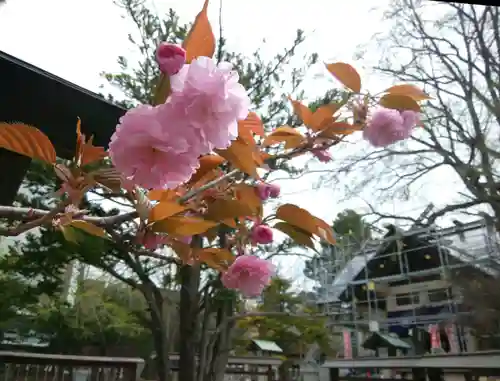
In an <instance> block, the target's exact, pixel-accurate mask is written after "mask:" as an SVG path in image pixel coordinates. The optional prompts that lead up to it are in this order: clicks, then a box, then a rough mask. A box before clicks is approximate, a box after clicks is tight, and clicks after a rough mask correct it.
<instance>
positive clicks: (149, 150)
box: [109, 104, 199, 189]
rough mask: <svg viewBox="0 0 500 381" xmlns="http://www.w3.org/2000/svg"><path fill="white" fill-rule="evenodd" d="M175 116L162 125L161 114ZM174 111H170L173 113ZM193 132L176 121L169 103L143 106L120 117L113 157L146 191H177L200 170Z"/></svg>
mask: <svg viewBox="0 0 500 381" xmlns="http://www.w3.org/2000/svg"><path fill="white" fill-rule="evenodd" d="M160 110H163V116H165V115H173V116H172V117H171V118H167V120H162V121H161V122H160V120H159V118H158V115H159V112H160ZM169 110H170V111H169ZM189 133H190V130H189V129H188V128H186V127H185V125H184V124H182V121H181V120H179V119H176V115H175V110H174V109H173V108H172V107H171V105H169V104H164V105H160V106H158V107H152V106H148V105H140V106H138V107H135V108H133V109H131V110H129V111H127V113H126V114H125V115H124V116H122V117H121V118H120V124H119V125H118V126H117V128H116V131H115V133H114V134H113V136H112V137H111V142H110V144H109V156H110V158H111V161H112V162H113V165H114V166H115V168H116V169H117V170H118V171H119V172H121V174H122V175H123V176H124V177H125V178H127V179H129V180H131V181H133V182H134V183H135V184H137V185H140V186H142V187H144V188H156V189H160V188H175V187H177V186H178V185H180V184H182V183H183V182H185V181H186V180H188V179H189V178H190V177H191V175H192V174H193V173H194V171H195V170H196V168H197V167H198V155H199V154H198V152H196V151H193V148H192V145H191V140H192V139H193V136H194V135H189Z"/></svg>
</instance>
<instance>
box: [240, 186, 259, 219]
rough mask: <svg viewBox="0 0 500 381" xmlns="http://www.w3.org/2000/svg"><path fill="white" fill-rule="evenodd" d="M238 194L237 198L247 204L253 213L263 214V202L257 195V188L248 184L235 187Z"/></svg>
mask: <svg viewBox="0 0 500 381" xmlns="http://www.w3.org/2000/svg"><path fill="white" fill-rule="evenodd" d="M234 190H235V192H236V198H237V199H238V200H239V201H240V202H243V203H245V204H247V205H248V206H249V207H250V208H251V209H252V211H253V212H256V213H257V214H261V212H262V200H261V199H260V197H259V196H258V195H257V191H256V189H255V187H253V186H251V185H247V184H237V185H235V186H234Z"/></svg>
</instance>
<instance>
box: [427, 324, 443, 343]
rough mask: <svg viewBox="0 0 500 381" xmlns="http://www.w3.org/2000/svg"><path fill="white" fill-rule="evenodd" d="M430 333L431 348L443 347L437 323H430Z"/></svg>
mask: <svg viewBox="0 0 500 381" xmlns="http://www.w3.org/2000/svg"><path fill="white" fill-rule="evenodd" d="M429 334H430V335H431V348H441V339H440V338H439V327H438V325H437V324H431V325H429Z"/></svg>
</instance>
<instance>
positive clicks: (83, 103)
mask: <svg viewBox="0 0 500 381" xmlns="http://www.w3.org/2000/svg"><path fill="white" fill-rule="evenodd" d="M0 77H1V82H0V83H1V86H2V91H1V92H0V122H23V123H26V124H30V125H33V126H35V127H37V128H39V129H40V130H42V131H43V132H44V133H45V134H46V135H47V136H48V137H49V138H50V140H51V141H52V143H53V144H54V146H55V148H56V152H57V155H58V156H59V157H62V158H70V157H72V156H73V154H74V149H75V140H76V134H75V129H76V121H77V118H78V117H79V118H80V119H81V120H82V130H83V132H84V133H85V134H86V135H87V136H90V135H94V144H95V145H98V146H103V147H106V148H107V145H108V142H109V139H110V137H111V135H112V134H113V131H114V129H115V127H116V124H117V122H118V119H119V118H120V117H121V116H122V115H123V114H124V113H125V111H126V110H125V109H123V108H121V107H119V106H116V105H114V104H112V103H111V102H108V101H106V100H105V99H103V98H102V97H100V96H99V95H97V94H95V93H93V92H91V91H88V90H86V89H84V88H82V87H79V86H77V85H75V84H73V83H71V82H68V81H65V80H64V79H62V78H59V77H57V76H55V75H53V74H50V73H47V72H46V71H44V70H42V69H39V68H37V67H36V66H33V65H31V64H29V63H27V62H24V61H22V60H20V59H18V58H16V57H13V56H11V55H10V54H7V53H5V52H2V51H0ZM29 165H30V159H29V158H27V157H24V156H21V155H18V154H15V153H13V152H10V151H6V150H3V149H0V169H2V173H3V175H1V176H0V204H2V205H10V204H11V203H12V202H13V201H14V197H15V195H16V193H17V190H18V188H19V186H20V184H21V181H22V180H23V178H24V176H25V173H26V171H27V170H28V167H29Z"/></svg>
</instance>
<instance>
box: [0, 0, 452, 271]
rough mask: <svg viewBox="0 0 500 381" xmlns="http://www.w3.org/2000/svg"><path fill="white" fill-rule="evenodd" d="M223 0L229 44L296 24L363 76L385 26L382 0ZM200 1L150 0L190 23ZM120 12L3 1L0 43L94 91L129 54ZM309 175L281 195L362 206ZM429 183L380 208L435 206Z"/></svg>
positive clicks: (87, 5) (290, 33) (280, 38)
mask: <svg viewBox="0 0 500 381" xmlns="http://www.w3.org/2000/svg"><path fill="white" fill-rule="evenodd" d="M223 1H224V4H223V28H224V35H225V37H226V38H227V40H228V45H229V46H228V47H229V49H231V50H235V51H240V52H242V53H248V54H250V53H252V52H253V51H254V50H255V49H256V48H259V47H261V48H262V49H263V53H264V54H270V55H273V54H275V53H276V52H277V51H281V50H282V49H283V48H284V47H286V46H288V45H289V44H290V43H291V41H292V40H293V38H294V36H295V32H296V29H298V28H301V29H304V30H305V32H306V35H307V36H308V38H307V40H306V42H305V44H304V45H303V51H308V52H318V53H319V55H320V60H322V61H333V60H339V61H344V62H348V63H352V64H354V65H355V67H356V68H357V69H358V70H359V71H360V73H361V74H362V76H363V74H365V72H364V71H363V65H362V62H361V63H360V62H354V61H353V60H352V57H353V54H354V52H355V48H356V46H357V45H358V44H364V43H367V42H368V41H369V40H370V38H371V37H372V36H373V34H374V33H376V32H377V31H379V30H380V29H381V28H383V27H384V25H383V24H382V23H381V22H380V19H381V10H383V8H384V7H385V5H386V4H387V3H388V1H387V0H377V1H376V4H374V3H371V2H369V1H367V0H349V1H345V0H328V1H327V0H308V1H303V0H287V1H285V0H252V1H248V0H245V1H244V0H231V1H229V0H223ZM202 3H203V0H175V1H174V0H155V1H154V6H155V7H156V8H157V9H158V10H162V9H167V8H169V7H172V8H173V9H175V11H176V12H177V13H178V14H179V16H180V17H181V21H183V22H190V21H192V20H194V17H195V15H196V14H197V12H198V11H199V9H200V8H201V5H202ZM374 5H376V6H377V7H379V10H378V11H372V10H371V7H373V6H374ZM218 9H219V1H214V0H212V1H211V6H210V11H209V17H210V19H211V22H212V25H213V28H214V31H215V32H216V33H217V31H218V30H219V25H218V24H219V21H218ZM121 14H122V11H121V10H120V9H119V8H117V7H116V6H115V5H114V4H113V2H112V0H85V1H81V0H79V1H76V0H8V2H7V4H6V5H4V6H3V7H0V50H3V51H5V52H7V53H9V54H11V55H14V56H16V57H18V58H20V59H22V60H25V61H28V62H29V63H31V64H34V65H36V66H38V67H40V68H42V69H45V70H47V71H49V72H51V73H54V74H56V75H58V76H60V77H62V78H64V79H66V80H69V81H71V82H74V83H76V84H78V85H80V86H82V87H85V88H87V89H89V90H93V91H98V89H99V86H100V85H102V84H103V80H102V79H101V78H100V77H99V73H100V72H102V71H115V70H117V69H118V67H117V64H116V58H117V56H118V55H126V56H127V54H129V56H130V51H131V50H130V45H129V43H128V40H127V33H128V32H129V31H130V27H131V25H130V24H129V23H128V22H127V21H125V20H123V19H122V18H121ZM264 38H265V39H266V43H265V44H263V43H262V40H263V39H264ZM372 58H376V57H372ZM322 72H323V67H322V66H321V65H319V66H318V67H313V68H311V72H310V74H309V78H310V81H309V82H308V84H307V86H306V89H307V90H308V92H309V93H310V94H311V95H314V93H317V92H318V89H319V88H321V87H323V89H322V90H326V89H328V88H329V87H330V86H334V82H333V81H329V82H328V81H327V80H325V79H322V80H321V81H322V82H321V84H319V85H318V80H317V79H314V78H316V76H317V74H318V73H322ZM365 83H367V87H368V88H369V89H371V90H373V91H380V90H383V88H386V87H387V86H389V85H391V83H387V82H383V81H381V80H380V79H379V78H377V77H373V76H371V77H370V80H369V81H365ZM318 86H319V88H318ZM323 168H324V167H323ZM313 182H314V176H309V177H305V178H302V179H301V180H297V181H294V182H290V181H287V182H286V183H283V185H284V186H286V187H287V189H286V190H285V191H284V193H285V194H288V196H285V197H284V200H283V201H291V202H294V203H297V204H298V205H300V206H302V207H305V208H306V209H308V210H310V211H311V212H312V213H313V214H316V215H318V216H319V217H322V218H324V219H325V220H327V221H331V220H332V219H333V218H334V216H335V215H336V214H337V213H338V212H340V211H342V210H343V209H344V208H346V207H354V208H356V207H359V206H363V205H362V203H360V201H359V200H352V201H350V202H349V203H342V204H339V203H336V202H335V200H336V199H338V195H336V194H335V193H334V192H333V191H332V190H331V189H321V190H318V191H312V190H311V186H312V184H313ZM441 185H442V183H441ZM436 189H437V188H436V187H430V188H428V189H427V191H425V193H422V194H421V196H422V197H421V198H417V199H414V200H412V203H411V204H408V205H404V204H402V203H399V202H398V203H397V205H396V204H394V205H393V204H391V205H387V206H386V207H387V208H388V211H390V212H393V211H396V210H398V211H401V209H403V210H408V209H419V208H422V207H423V206H425V204H426V202H427V201H428V199H429V198H430V197H431V196H432V197H433V201H434V202H435V203H436V204H437V205H439V204H442V203H445V202H446V201H447V200H449V198H450V197H451V196H452V195H453V194H452V193H449V192H445V191H443V188H442V187H441V188H440V191H439V192H436ZM450 192H451V191H450ZM436 195H439V198H437V196H436ZM280 262H281V261H280ZM286 267H287V268H293V269H294V270H295V271H297V273H298V274H300V273H301V268H302V266H301V261H300V260H299V261H297V260H296V259H292V258H291V259H287V260H286ZM295 271H294V272H295Z"/></svg>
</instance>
